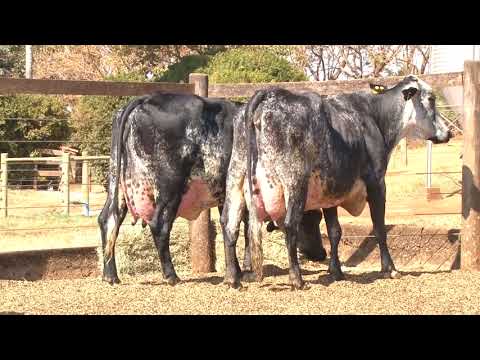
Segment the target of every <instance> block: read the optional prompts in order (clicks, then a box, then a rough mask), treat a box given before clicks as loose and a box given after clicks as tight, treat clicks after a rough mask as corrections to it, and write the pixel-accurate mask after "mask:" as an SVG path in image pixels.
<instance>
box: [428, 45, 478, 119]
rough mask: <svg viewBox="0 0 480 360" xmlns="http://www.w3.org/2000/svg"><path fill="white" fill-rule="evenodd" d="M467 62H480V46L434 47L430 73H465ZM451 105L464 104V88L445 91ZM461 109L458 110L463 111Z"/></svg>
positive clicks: (458, 87)
mask: <svg viewBox="0 0 480 360" xmlns="http://www.w3.org/2000/svg"><path fill="white" fill-rule="evenodd" d="M466 60H480V45H432V51H431V56H430V62H429V66H428V73H430V74H441V73H449V72H457V71H463V64H464V62H465V61H466ZM443 94H444V96H445V98H446V100H447V102H448V103H449V105H453V106H455V105H462V104H463V88H462V86H451V87H448V88H444V89H443ZM462 109H463V107H460V108H459V109H458V110H462Z"/></svg>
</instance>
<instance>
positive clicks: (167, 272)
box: [149, 195, 181, 286]
mask: <svg viewBox="0 0 480 360" xmlns="http://www.w3.org/2000/svg"><path fill="white" fill-rule="evenodd" d="M180 200H181V196H179V195H176V196H175V197H173V198H171V199H170V200H169V201H168V202H167V203H166V205H165V206H162V205H157V208H156V209H155V215H154V216H155V217H154V219H153V221H151V222H150V223H149V226H150V230H151V232H152V237H153V241H154V242H155V246H156V248H157V251H158V255H159V257H160V264H161V266H162V273H163V278H164V279H166V280H167V283H168V284H169V285H172V286H173V285H175V284H177V283H178V282H179V281H180V279H179V278H178V276H177V274H176V272H175V268H174V266H173V263H172V257H171V255H170V231H171V230H172V225H173V222H174V221H175V218H176V215H177V210H178V206H179V205H180Z"/></svg>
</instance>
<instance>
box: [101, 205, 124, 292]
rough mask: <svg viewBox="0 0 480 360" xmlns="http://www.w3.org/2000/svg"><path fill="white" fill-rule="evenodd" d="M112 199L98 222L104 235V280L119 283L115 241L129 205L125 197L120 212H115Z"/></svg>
mask: <svg viewBox="0 0 480 360" xmlns="http://www.w3.org/2000/svg"><path fill="white" fill-rule="evenodd" d="M111 205H112V199H111V198H110V197H109V198H108V199H107V201H106V202H105V205H104V206H103V209H102V211H101V212H100V215H99V216H98V224H99V226H100V233H101V236H102V251H103V276H102V280H103V281H106V282H108V283H109V284H112V285H113V284H118V283H120V279H119V278H118V274H117V265H116V262H115V242H116V239H117V236H118V232H119V230H120V226H121V225H122V222H123V220H124V219H125V216H126V214H127V205H126V204H125V199H123V200H122V204H121V206H120V209H119V214H115V213H114V211H113V210H112V208H111Z"/></svg>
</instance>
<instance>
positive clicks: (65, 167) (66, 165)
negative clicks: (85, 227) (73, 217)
mask: <svg viewBox="0 0 480 360" xmlns="http://www.w3.org/2000/svg"><path fill="white" fill-rule="evenodd" d="M62 191H63V201H62V202H63V204H64V206H65V208H64V209H65V210H64V214H65V215H67V216H69V215H70V153H66V152H65V153H63V154H62Z"/></svg>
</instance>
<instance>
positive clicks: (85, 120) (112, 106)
mask: <svg viewBox="0 0 480 360" xmlns="http://www.w3.org/2000/svg"><path fill="white" fill-rule="evenodd" d="M133 98H134V97H133V96H122V97H118V96H82V97H81V98H80V100H79V101H78V103H77V105H76V106H75V108H74V111H73V113H72V120H73V121H72V128H73V135H72V139H74V140H75V141H81V143H80V144H79V148H80V150H81V151H88V153H89V155H110V150H111V142H112V121H113V117H114V115H115V113H116V112H117V110H119V109H120V108H121V107H122V106H125V105H126V104H127V103H128V101H130V100H131V99H133ZM92 165H93V166H92V181H93V182H94V183H98V184H103V185H104V186H106V184H107V181H108V168H109V162H108V161H105V160H103V161H96V162H92Z"/></svg>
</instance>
